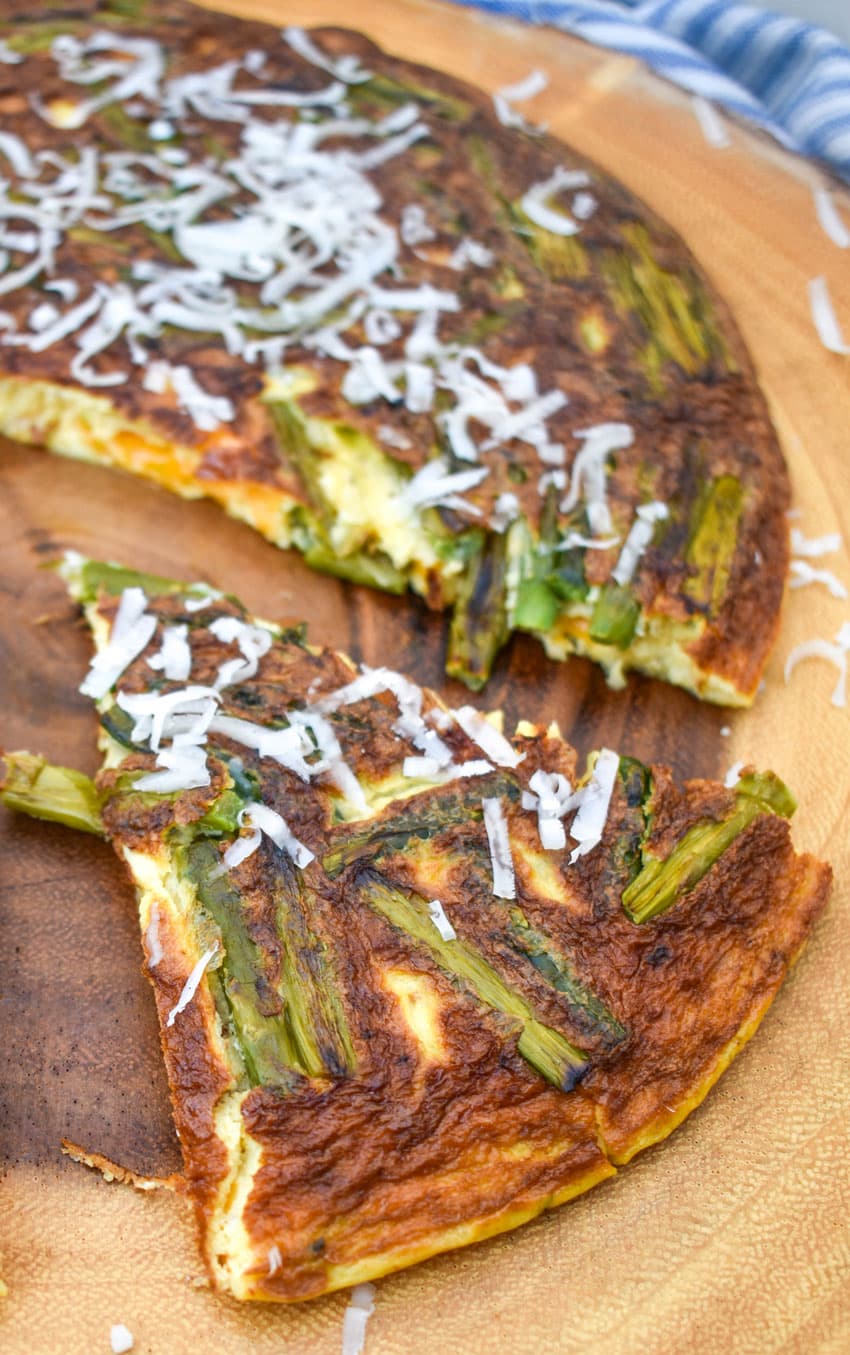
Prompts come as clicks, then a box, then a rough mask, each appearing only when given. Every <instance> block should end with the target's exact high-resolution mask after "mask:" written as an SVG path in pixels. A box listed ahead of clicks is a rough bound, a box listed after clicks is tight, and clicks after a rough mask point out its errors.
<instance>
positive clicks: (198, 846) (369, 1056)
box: [2, 557, 830, 1302]
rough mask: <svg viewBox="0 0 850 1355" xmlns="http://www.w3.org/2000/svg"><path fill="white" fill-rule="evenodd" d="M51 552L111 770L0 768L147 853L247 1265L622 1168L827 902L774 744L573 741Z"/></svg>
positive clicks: (478, 1213) (146, 882) (299, 1273)
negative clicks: (746, 758)
mask: <svg viewBox="0 0 850 1355" xmlns="http://www.w3.org/2000/svg"><path fill="white" fill-rule="evenodd" d="M63 572H64V574H65V577H66V580H67V582H68V585H69V587H70V589H71V592H72V594H73V595H74V597H75V598H77V599H78V600H79V601H80V602H81V603H82V604H83V606H84V608H85V610H86V614H87V617H88V619H89V622H90V624H91V627H92V632H93V635H94V638H95V642H96V648H97V655H96V658H95V660H94V662H93V664H92V667H91V670H90V672H89V675H88V676H87V678H86V680H85V682H84V684H83V688H82V690H83V691H84V692H86V693H87V694H88V695H90V696H91V697H92V698H93V699H94V700H95V701H96V702H97V707H98V715H99V721H100V730H101V733H100V739H101V745H102V748H103V752H104V765H103V769H102V771H101V772H100V774H99V776H98V777H97V780H96V782H95V783H93V782H91V781H89V780H88V778H86V777H84V776H82V775H81V774H79V773H76V772H71V771H68V770H67V769H63V768H57V767H51V766H49V765H48V764H45V763H44V761H43V760H42V759H40V758H38V757H35V756H32V755H30V754H25V753H12V754H7V755H6V759H5V761H6V776H5V781H4V782H3V788H2V798H3V800H4V801H5V803H6V804H7V805H10V806H11V807H13V808H18V809H21V810H24V811H27V812H29V813H33V814H35V815H37V816H41V817H48V818H58V819H60V820H62V821H64V822H67V823H70V824H73V825H74V826H76V827H79V828H83V829H87V830H89V831H92V832H97V833H100V834H102V835H104V836H105V837H106V838H107V839H108V840H109V841H111V843H112V845H113V847H114V848H115V850H116V851H117V853H118V854H119V856H120V857H121V859H122V860H123V861H124V862H125V863H126V865H127V868H128V870H129V872H130V875H131V877H132V879H133V882H134V885H135V888H136V893H137V898H138V906H139V921H140V926H141V934H142V942H143V947H144V954H145V967H146V972H147V975H148V977H149V979H150V982H151V986H152V988H153V992H154V996H155V1000H156V1004H157V1010H158V1014H159V1021H160V1031H161V1039H162V1048H163V1052H164V1056H165V1062H166V1067H167V1071H168V1078H169V1084H170V1089H171V1097H172V1103H173V1110H174V1120H175V1124H176V1127H177V1132H178V1135H179V1138H180V1143H181V1146H182V1151H183V1157H184V1164H185V1183H186V1191H187V1193H188V1195H189V1197H190V1198H191V1200H192V1202H193V1204H194V1207H195V1211H196V1215H197V1221H198V1229H199V1236H200V1242H201V1247H202V1250H203V1255H204V1258H205V1261H206V1265H207V1268H208V1270H209V1274H210V1277H211V1279H212V1282H213V1283H214V1285H215V1286H216V1287H217V1288H219V1289H220V1290H222V1291H226V1292H228V1293H230V1294H232V1295H234V1296H235V1297H237V1298H240V1299H252V1300H254V1299H257V1300H276V1301H283V1302H290V1301H295V1300H301V1299H309V1298H312V1297H315V1296H316V1295H319V1294H322V1293H325V1292H328V1291H331V1290H335V1289H339V1288H342V1287H347V1286H349V1285H353V1284H355V1283H357V1282H360V1281H365V1280H369V1279H373V1278H375V1277H376V1276H379V1275H383V1274H385V1273H387V1272H389V1271H393V1270H396V1269H398V1268H400V1267H403V1266H407V1265H411V1264H413V1263H414V1262H416V1261H419V1260H422V1259H424V1258H426V1257H428V1256H432V1255H434V1254H435V1253H438V1252H443V1251H447V1250H449V1249H452V1248H454V1247H460V1246H465V1245H467V1244H469V1243H472V1242H476V1241H478V1240H480V1239H483V1238H486V1237H489V1236H492V1235H493V1234H495V1233H498V1232H501V1231H504V1230H506V1229H509V1228H513V1227H516V1226H517V1225H518V1224H520V1223H523V1222H525V1221H526V1220H528V1219H530V1218H532V1217H534V1216H535V1215H536V1214H538V1213H540V1212H541V1210H543V1209H547V1208H550V1207H552V1206H554V1205H557V1204H560V1203H562V1202H564V1201H566V1200H569V1199H570V1198H572V1197H573V1196H575V1195H577V1194H579V1193H580V1192H582V1191H584V1190H587V1189H588V1188H589V1187H590V1186H592V1185H595V1184H596V1183H597V1182H600V1181H603V1180H604V1179H606V1178H607V1177H609V1176H611V1175H613V1174H614V1173H615V1172H616V1170H617V1169H618V1168H619V1167H620V1166H622V1165H624V1164H625V1163H627V1162H628V1161H629V1160H630V1159H631V1158H632V1157H633V1156H634V1154H635V1153H636V1152H638V1151H640V1150H641V1149H643V1148H645V1147H647V1146H649V1145H650V1144H652V1143H655V1142H657V1141H658V1140H659V1139H663V1138H664V1137H665V1136H666V1135H667V1134H669V1133H670V1132H671V1130H673V1129H674V1128H675V1127H676V1126H677V1125H678V1124H679V1123H680V1122H681V1121H682V1120H683V1119H684V1118H685V1117H686V1116H687V1115H688V1114H689V1112H690V1111H691V1110H692V1109H693V1108H694V1107H695V1106H697V1105H698V1104H699V1103H700V1101H701V1100H702V1099H703V1097H704V1096H705V1095H706V1093H707V1092H708V1090H709V1089H710V1087H711V1086H712V1084H713V1083H714V1082H715V1081H716V1079H717V1078H718V1077H719V1075H720V1074H721V1072H722V1071H723V1070H724V1068H725V1067H726V1066H727V1065H728V1063H729V1062H730V1060H731V1059H732V1058H733V1057H734V1055H735V1054H736V1053H737V1052H738V1050H739V1049H740V1048H741V1047H742V1045H743V1044H744V1043H745V1042H746V1040H747V1039H749V1037H750V1036H751V1035H752V1034H753V1033H754V1031H755V1029H756V1028H757V1026H758V1024H759V1022H760V1020H761V1018H762V1016H763V1015H764V1013H765V1011H766V1010H767V1008H768V1006H769V1005H770V1002H771V1001H772V999H773V997H774V996H775V994H776V992H777V990H778V988H779V986H780V984H781V982H782V979H783V978H784V976H785V974H786V973H787V971H788V969H789V967H790V965H791V964H792V962H793V960H794V959H795V958H796V956H797V955H798V954H799V952H800V950H801V948H802V946H803V945H804V943H805V940H806V938H807V936H808V934H809V931H810V929H811V927H812V925H813V923H814V921H815V919H816V917H817V916H818V914H819V912H820V910H821V909H822V907H823V906H824V903H825V900H826V896H827V893H828V888H829V881H830V872H829V869H828V867H826V866H824V865H821V864H819V863H818V862H817V861H815V860H814V859H813V858H811V857H809V856H804V855H803V856H801V855H797V854H796V853H795V852H794V849H793V847H792V844H791V840H790V834H789V828H788V823H787V819H788V816H789V815H790V814H791V812H792V811H793V808H794V801H793V799H792V797H791V795H790V793H789V791H788V790H787V789H786V787H785V786H784V785H783V784H782V783H781V782H780V781H779V780H778V779H777V778H776V777H775V776H774V775H773V774H772V773H769V772H765V773H759V772H755V771H753V770H751V769H749V770H745V772H744V774H743V776H742V777H741V779H740V780H739V781H738V783H737V784H736V785H735V786H734V787H732V788H731V789H728V788H726V787H724V786H721V785H719V784H716V783H714V782H708V781H691V782H688V783H686V784H684V785H681V786H679V785H676V784H675V783H674V782H673V780H672V778H671V776H670V773H669V772H668V771H667V770H666V769H665V768H664V767H648V766H644V765H642V764H641V763H639V762H637V761H635V760H634V759H632V758H629V757H626V756H619V755H617V754H616V753H614V752H613V751H612V750H610V749H601V750H598V751H597V752H596V753H593V754H591V756H590V758H589V759H588V763H587V766H586V767H585V768H584V769H583V770H582V771H581V772H579V770H578V769H577V765H576V764H577V758H576V754H575V752H574V751H573V749H572V748H570V747H569V746H568V745H567V744H566V743H565V742H564V741H563V739H562V738H561V737H560V735H559V734H558V731H557V729H555V728H550V729H549V730H543V729H540V728H537V727H535V726H534V725H531V724H522V725H521V726H520V727H519V728H518V730H517V732H516V733H515V735H514V736H513V737H512V738H507V737H505V736H504V735H503V733H502V732H501V731H500V729H499V727H498V722H497V721H495V720H494V719H488V718H485V717H484V716H482V715H481V714H480V713H479V712H477V711H475V710H473V709H472V708H471V707H469V706H464V707H461V708H459V709H457V710H450V709H448V708H446V707H445V706H444V705H443V704H442V703H441V702H440V701H439V699H438V698H437V697H436V696H435V695H434V694H433V693H431V692H429V691H426V690H422V689H421V688H419V687H418V686H416V684H414V683H413V682H411V681H410V680H408V679H406V678H404V677H402V676H401V675H400V674H398V673H394V672H391V671H389V670H386V669H364V670H363V671H358V670H357V668H356V667H355V666H354V665H353V664H352V663H351V661H350V660H349V659H347V658H346V657H345V656H343V655H340V654H337V653H334V652H332V651H329V650H317V649H314V648H312V647H310V646H309V645H308V644H307V643H306V641H305V639H304V636H303V633H302V632H301V631H299V630H286V631H282V630H280V629H279V628H278V627H276V626H273V625H270V624H268V623H264V622H259V621H256V620H255V619H252V618H251V617H249V616H247V615H246V613H245V611H244V609H243V608H242V607H241V606H240V605H239V604H238V603H237V602H236V601H234V600H233V599H230V598H224V597H222V596H220V595H218V594H216V593H215V592H213V591H212V590H210V589H209V588H207V587H206V586H204V585H198V584H196V585H184V584H180V583H176V582H174V581H170V580H167V579H157V578H153V577H151V576H146V575H140V574H136V573H134V572H132V571H130V570H127V569H123V568H121V567H118V566H114V565H103V564H98V563H97V562H93V561H85V560H82V559H80V558H79V557H69V558H68V559H67V560H66V563H65V565H64V567H63ZM661 1169H663V1164H662V1165H661Z"/></svg>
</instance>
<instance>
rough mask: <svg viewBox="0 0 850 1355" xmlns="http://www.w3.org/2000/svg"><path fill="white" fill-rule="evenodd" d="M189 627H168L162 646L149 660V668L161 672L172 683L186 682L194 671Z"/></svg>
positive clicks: (163, 636)
mask: <svg viewBox="0 0 850 1355" xmlns="http://www.w3.org/2000/svg"><path fill="white" fill-rule="evenodd" d="M188 637H189V627H188V626H186V625H181V626H166V627H165V629H164V631H163V633H162V646H161V647H160V649H158V650H157V652H156V653H155V654H152V655H151V657H150V658H149V659H148V666H149V667H150V668H155V669H157V670H161V671H162V674H163V676H164V677H167V678H168V679H169V680H170V681H172V682H185V681H186V679H187V678H188V676H189V674H190V672H191V671H192V651H191V649H190V648H189V638H188Z"/></svg>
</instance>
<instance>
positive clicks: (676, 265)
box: [0, 0, 788, 705]
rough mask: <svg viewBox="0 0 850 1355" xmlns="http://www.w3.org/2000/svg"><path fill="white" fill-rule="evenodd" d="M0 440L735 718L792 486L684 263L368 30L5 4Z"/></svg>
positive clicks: (607, 188)
mask: <svg viewBox="0 0 850 1355" xmlns="http://www.w3.org/2000/svg"><path fill="white" fill-rule="evenodd" d="M0 17H4V18H5V19H6V20H7V22H6V23H5V25H4V27H3V28H2V42H0V110H2V117H3V122H2V126H3V130H2V132H0V159H2V177H3V182H2V185H0V296H2V300H0V307H2V314H0V431H3V432H5V433H6V434H8V435H9V436H11V437H14V438H17V439H19V440H22V441H24V442H29V443H33V444H36V445H41V446H45V447H48V448H50V449H51V450H53V451H56V452H62V453H64V454H66V455H69V456H74V457H81V458H84V459H87V460H93V461H97V462H103V463H107V464H110V465H117V466H120V467H123V468H124V469H126V470H130V471H133V472H135V473H138V474H141V475H145V476H148V477H150V478H152V479H154V480H156V481H157V482H159V483H160V484H162V485H165V486H166V487H168V488H169V489H171V490H174V491H176V492H177V493H179V494H183V495H186V496H188V497H193V496H194V497H197V496H200V495H206V496H209V497H211V498H213V499H215V500H216V501H217V502H219V503H220V504H222V505H223V507H224V508H225V509H226V510H227V511H228V512H229V513H232V514H234V515H235V516H237V517H239V518H242V519H244V520H245V521H247V522H249V523H250V524H251V525H252V526H254V527H255V528H257V529H258V530H259V531H260V532H262V533H263V534H264V535H265V536H266V537H268V538H269V540H271V541H273V542H274V543H275V544H277V545H279V546H283V547H296V548H297V549H299V550H301V551H303V553H304V555H305V557H306V559H307V560H308V561H309V562H310V563H311V564H313V565H315V566H316V568H318V569H323V570H327V571H330V572H331V573H334V574H338V575H341V576H342V577H344V578H348V579H356V580H359V581H362V582H366V583H369V584H372V585H374V586H376V587H379V588H384V589H389V590H392V591H396V592H403V591H404V590H406V589H408V588H412V589H413V590H414V591H415V592H417V593H419V594H420V595H421V596H422V597H423V598H424V599H425V601H426V603H427V604H428V606H430V607H434V608H447V609H450V610H451V612H452V620H451V623H450V626H449V634H448V654H447V668H448V671H449V672H450V673H451V674H453V675H455V676H458V677H460V678H462V679H463V680H464V681H465V682H467V683H468V684H469V685H470V686H472V687H480V686H481V684H482V683H483V682H484V681H485V679H486V677H487V674H488V672H489V671H490V667H491V664H492V662H493V660H494V657H495V655H496V654H497V653H498V651H499V649H500V647H501V646H502V645H503V644H504V643H505V641H506V640H507V638H508V637H509V635H510V633H511V632H512V631H514V630H517V629H519V630H526V631H531V632H533V633H534V634H536V635H538V636H539V637H540V639H541V641H542V643H543V644H544V645H545V647H546V650H547V652H548V653H549V654H550V655H551V656H552V657H553V658H565V657H566V656H568V655H569V654H571V653H580V654H585V655H589V656H590V657H591V658H593V659H595V660H597V661H598V662H599V663H601V664H602V665H603V666H604V668H605V670H606V672H607V674H608V677H609V680H610V682H611V683H612V684H613V685H622V683H623V681H624V674H625V673H626V671H627V670H628V669H631V668H635V669H640V670H641V671H643V672H645V673H650V674H653V675H655V676H657V677H661V678H664V679H666V680H668V681H671V682H674V683H678V684H680V685H682V686H684V687H686V688H688V689H690V690H691V691H693V692H695V693H696V694H697V695H699V696H701V697H703V698H705V699H707V700H710V701H716V702H721V703H727V704H731V705H746V704H748V703H749V702H750V701H751V700H752V698H753V695H754V693H755V691H756V689H757V686H758V682H759V680H760V675H761V672H762V670H763V667H764V663H765V660H766V656H767V654H768V651H769V649H770V646H771V644H772V642H773V639H774V637H775V634H776V630H777V625H778V616H779V608H780V603H781V598H782V592H783V586H784V579H785V573H786V566H787V529H786V522H785V516H784V514H785V510H786V508H787V504H788V480H787V475H786V470H785V466H784V462H783V458H782V455H781V452H780V450H779V447H778V444H777V441H776V438H775V435H774V433H773V430H772V428H771V425H770V421H769V418H768V414H767V411H766V406H765V402H764V400H763V398H762V395H761V393H760V391H759V389H758V386H757V383H756V379H755V375H754V372H753V368H752V364H751V362H750V360H749V357H748V355H747V352H746V350H745V347H744V344H743V342H742V340H741V337H740V335H739V333H738V331H737V329H736V327H735V324H734V322H733V321H732V319H731V317H730V315H729V312H728V311H727V309H726V307H725V305H724V304H723V302H722V301H721V300H720V298H719V297H718V296H717V294H716V292H715V290H714V288H713V287H712V285H711V284H710V282H709V281H708V279H707V278H706V276H705V274H704V273H703V272H702V270H701V269H700V268H699V267H698V266H697V264H696V263H695V261H694V259H693V258H692V257H691V255H690V253H689V251H688V249H687V248H686V246H685V245H684V244H683V242H682V241H681V239H679V238H678V237H677V236H676V235H675V234H674V232H673V231H672V230H670V228H669V227H667V226H666V225H665V224H664V223H663V222H661V221H660V220H659V219H658V218H657V217H656V216H655V215H654V214H653V213H652V212H651V211H650V210H649V209H648V208H647V207H646V206H645V205H644V204H643V203H642V202H640V201H639V200H638V199H637V198H636V197H635V196H634V194H632V193H631V192H629V191H627V190H626V189H625V188H624V187H623V186H622V185H620V184H619V183H617V182H616V181H614V180H613V179H612V178H611V177H610V176H609V175H608V174H606V173H604V172H603V171H602V170H600V169H599V168H598V167H597V166H595V165H594V164H592V163H591V162H590V161H588V159H587V158H586V157H585V156H583V155H581V154H580V153H579V152H578V151H576V150H574V149H573V148H571V147H569V146H567V145H565V144H563V143H561V142H559V141H556V140H555V139H553V138H552V137H551V136H548V135H546V134H545V133H543V132H541V131H540V130H539V129H537V128H534V127H532V126H530V125H528V124H526V123H525V122H524V121H523V119H522V118H521V117H520V116H519V114H518V113H517V111H516V109H515V107H514V106H513V104H511V103H510V101H509V100H508V99H507V98H506V97H500V98H497V99H496V101H495V105H494V103H493V101H491V99H490V98H488V97H487V96H486V95H484V94H483V93H481V92H480V91H477V90H475V89H473V88H472V87H470V86H468V85H465V84H463V83H460V82H458V81H457V80H455V79H451V78H449V77H447V76H445V75H442V74H439V73H437V72H434V71H430V70H426V69H424V68H421V67H418V66H416V65H413V64H411V63H410V62H408V61H404V60H401V59H399V58H396V57H392V56H388V55H386V54H385V53H383V52H381V51H380V50H379V49H378V48H377V47H376V46H374V44H372V43H371V42H369V41H368V40H367V39H365V38H364V37H361V36H359V35H357V34H355V33H351V32H344V31H342V30H336V29H324V30H316V31H314V32H306V31H304V30H302V29H297V28H285V29H283V31H280V32H279V31H278V30H276V29H274V28H270V27H268V26H263V25H260V24H256V23H249V22H245V21H241V20H238V19H235V18H233V17H232V16H229V15H227V16H225V15H222V14H215V13H210V12H208V11H206V10H203V9H199V8H194V7H192V6H189V5H186V4H183V3H182V0H161V2H160V0H120V3H119V0H111V3H103V4H100V5H95V4H85V3H78V4H74V3H69V4H68V5H66V6H63V7H62V8H61V9H60V10H58V11H56V13H55V14H51V15H50V16H47V15H45V14H44V13H43V12H42V13H40V14H39V13H38V12H36V13H33V12H32V11H31V10H30V11H27V10H26V8H25V6H23V5H22V4H21V2H20V0H3V2H2V3H0Z"/></svg>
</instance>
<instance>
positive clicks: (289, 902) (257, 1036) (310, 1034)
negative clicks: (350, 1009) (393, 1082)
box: [175, 837, 354, 1088]
mask: <svg viewBox="0 0 850 1355" xmlns="http://www.w3.org/2000/svg"><path fill="white" fill-rule="evenodd" d="M175 851H176V853H177V855H178V859H179V858H180V857H182V862H180V863H179V867H178V868H179V869H181V870H185V872H186V873H187V874H188V875H189V877H190V878H191V879H192V880H193V881H194V883H195V888H196V890H197V893H198V899H199V901H200V903H201V905H202V907H203V908H204V909H205V910H206V912H207V913H208V914H209V915H210V917H212V919H213V921H214V922H215V923H216V926H217V927H218V929H219V931H220V933H221V938H222V943H223V945H222V950H223V959H222V964H221V967H220V969H219V970H218V971H217V976H218V981H219V983H220V985H221V990H222V992H223V995H224V998H225V1001H226V1004H227V1007H228V1011H229V1015H230V1019H231V1022H232V1024H233V1028H234V1032H235V1035H236V1038H237V1042H238V1044H239V1047H240V1050H241V1053H242V1056H243V1058H244V1062H245V1068H246V1072H247V1074H248V1078H249V1080H250V1081H251V1083H252V1084H254V1085H255V1086H256V1085H278V1086H282V1087H284V1088H285V1087H287V1086H288V1085H290V1083H291V1080H292V1074H293V1073H300V1074H303V1075H304V1076H305V1077H328V1076H338V1075H339V1074H340V1073H341V1072H343V1071H344V1070H345V1069H347V1068H351V1067H353V1064H354V1051H353V1048H352V1045H351V1041H350V1037H349V1035H348V1031H347V1027H346V1024H345V1018H344V1015H343V1012H342V1007H341V1004H340V1003H339V1000H338V998H337V997H336V996H335V994H334V993H333V992H332V979H331V975H330V972H329V969H328V968H327V966H326V965H324V964H323V955H322V950H321V947H320V946H319V943H318V942H317V941H316V939H315V938H314V937H313V936H311V935H310V933H309V929H308V927H307V923H306V918H305V915H304V910H303V906H302V904H301V900H300V898H299V892H298V887H297V885H296V884H295V881H294V879H293V873H292V871H291V870H290V869H289V867H288V864H287V863H286V862H284V861H283V860H279V861H278V862H276V863H275V864H274V866H273V867H271V868H270V869H272V870H273V872H274V873H273V884H272V890H273V897H274V901H275V908H276V920H277V928H276V930H277V932H278V937H279V940H280V943H281V947H282V952H283V954H282V963H281V974H280V979H279V981H275V980H274V978H273V977H272V973H271V967H272V966H271V964H270V962H273V961H274V958H275V956H274V954H273V953H267V952H265V951H264V949H263V947H262V946H261V944H260V943H259V941H258V940H256V939H255V937H254V936H253V935H252V934H251V931H250V930H249V925H248V919H247V915H246V911H245V908H244V905H243V903H242V900H241V898H240V896H239V894H238V892H237V891H236V890H235V889H234V888H233V886H232V884H231V883H230V881H229V880H228V878H227V876H226V875H222V874H220V864H221V858H220V856H219V853H218V851H217V850H216V848H215V845H214V843H213V842H212V841H211V840H210V839H209V838H206V837H196V838H194V840H192V841H190V842H189V843H188V844H185V843H184V844H180V845H177V846H176V847H175ZM325 986H326V991H325V992H323V991H322V990H323V987H325Z"/></svg>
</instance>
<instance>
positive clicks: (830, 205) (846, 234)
mask: <svg viewBox="0 0 850 1355" xmlns="http://www.w3.org/2000/svg"><path fill="white" fill-rule="evenodd" d="M812 192H813V196H814V199H815V211H816V213H817V218H818V221H819V222H820V224H821V227H822V229H823V231H824V234H825V235H828V236H829V238H830V240H831V241H832V243H833V244H834V245H837V246H838V248H839V249H850V230H848V229H847V227H846V226H845V224H844V222H843V221H842V219H841V217H840V216H839V213H838V208H837V207H836V205H835V201H834V199H833V196H832V194H831V192H830V191H829V189H828V188H815V189H813V190H812Z"/></svg>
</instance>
